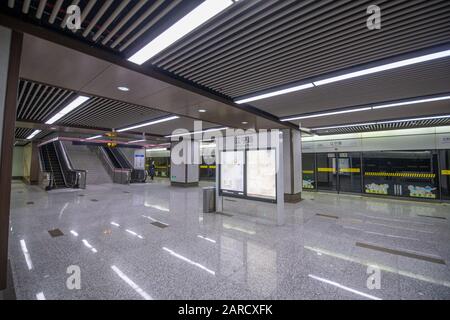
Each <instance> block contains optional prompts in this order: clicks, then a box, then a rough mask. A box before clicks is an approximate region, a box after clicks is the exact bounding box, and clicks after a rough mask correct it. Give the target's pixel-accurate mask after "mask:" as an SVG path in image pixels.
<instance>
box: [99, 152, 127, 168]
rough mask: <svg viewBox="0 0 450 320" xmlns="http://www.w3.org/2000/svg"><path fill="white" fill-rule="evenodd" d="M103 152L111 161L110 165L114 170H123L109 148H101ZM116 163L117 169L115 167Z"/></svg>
mask: <svg viewBox="0 0 450 320" xmlns="http://www.w3.org/2000/svg"><path fill="white" fill-rule="evenodd" d="M103 150H104V151H105V153H106V155H107V156H108V159H109V160H111V163H112V165H113V167H114V168H115V169H124V168H123V167H122V164H121V163H120V161H119V159H117V157H116V155H115V154H114V152H113V151H112V150H111V148H109V147H103ZM115 163H117V165H118V167H117V166H116V165H115Z"/></svg>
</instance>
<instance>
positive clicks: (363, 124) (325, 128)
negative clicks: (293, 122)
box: [312, 115, 450, 130]
mask: <svg viewBox="0 0 450 320" xmlns="http://www.w3.org/2000/svg"><path fill="white" fill-rule="evenodd" d="M446 118H450V115H443V116H432V117H422V118H412V119H401V120H388V121H377V122H366V123H355V124H346V125H340V126H331V127H321V128H312V130H327V129H338V128H348V127H362V126H372V125H376V124H387V123H397V122H409V121H422V120H433V119H446Z"/></svg>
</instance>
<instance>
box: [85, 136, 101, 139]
mask: <svg viewBox="0 0 450 320" xmlns="http://www.w3.org/2000/svg"><path fill="white" fill-rule="evenodd" d="M101 137H102V135H98V136H93V137H89V138H86V140H94V139H98V138H101Z"/></svg>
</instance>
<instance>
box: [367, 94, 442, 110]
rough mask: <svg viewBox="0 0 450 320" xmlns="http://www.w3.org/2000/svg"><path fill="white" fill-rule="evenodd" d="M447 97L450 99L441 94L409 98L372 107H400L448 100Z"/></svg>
mask: <svg viewBox="0 0 450 320" xmlns="http://www.w3.org/2000/svg"><path fill="white" fill-rule="evenodd" d="M449 99H450V96H443V97H434V98H425V99H419V100H411V101H405V102H394V103H389V104H382V105H378V106H374V107H373V109H382V108H391V107H400V106H406V105H410V104H418V103H425V102H434V101H442V100H449Z"/></svg>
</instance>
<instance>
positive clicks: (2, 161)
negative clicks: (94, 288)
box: [0, 27, 22, 290]
mask: <svg viewBox="0 0 450 320" xmlns="http://www.w3.org/2000/svg"><path fill="white" fill-rule="evenodd" d="M21 50H22V34H21V33H17V32H15V31H12V30H10V29H7V28H4V27H0V144H1V145H0V190H1V191H0V290H4V289H6V287H7V279H8V275H7V273H8V271H7V270H8V237H9V214H10V200H11V199H10V198H11V176H12V159H13V150H14V129H15V120H16V103H17V91H18V86H19V67H20V55H21Z"/></svg>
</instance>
